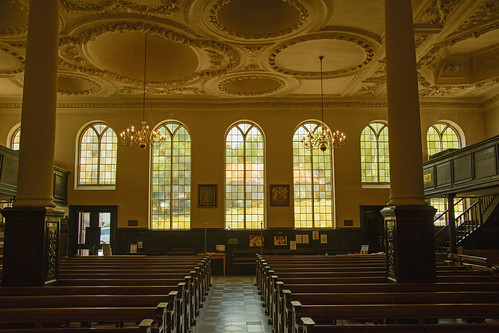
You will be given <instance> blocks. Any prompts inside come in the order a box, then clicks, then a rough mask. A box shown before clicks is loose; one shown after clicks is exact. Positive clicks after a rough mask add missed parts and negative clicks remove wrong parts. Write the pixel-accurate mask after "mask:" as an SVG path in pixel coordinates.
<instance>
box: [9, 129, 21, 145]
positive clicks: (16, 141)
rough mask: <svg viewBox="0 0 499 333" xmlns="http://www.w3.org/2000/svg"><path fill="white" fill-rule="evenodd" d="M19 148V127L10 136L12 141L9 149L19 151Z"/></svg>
mask: <svg viewBox="0 0 499 333" xmlns="http://www.w3.org/2000/svg"><path fill="white" fill-rule="evenodd" d="M20 147H21V128H20V127H19V128H18V129H17V130H16V131H15V132H14V135H12V140H11V144H10V149H12V150H19V148H20Z"/></svg>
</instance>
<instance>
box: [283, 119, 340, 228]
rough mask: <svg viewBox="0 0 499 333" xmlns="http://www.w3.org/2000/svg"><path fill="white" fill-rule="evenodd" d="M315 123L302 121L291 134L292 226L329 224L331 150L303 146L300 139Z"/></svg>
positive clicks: (321, 226) (331, 195)
mask: <svg viewBox="0 0 499 333" xmlns="http://www.w3.org/2000/svg"><path fill="white" fill-rule="evenodd" d="M318 128H319V124H318V123H305V124H302V125H301V126H300V127H299V128H298V129H297V130H296V132H295V134H294V136H293V185H294V186H293V187H294V209H295V212H294V216H295V227H296V228H332V227H333V185H332V181H333V179H332V152H331V149H327V150H326V151H324V152H323V151H321V150H320V149H312V150H310V149H307V148H305V147H304V145H303V143H302V141H301V140H302V138H303V137H304V136H306V135H307V134H309V133H312V134H313V133H314V131H316V130H317V129H318Z"/></svg>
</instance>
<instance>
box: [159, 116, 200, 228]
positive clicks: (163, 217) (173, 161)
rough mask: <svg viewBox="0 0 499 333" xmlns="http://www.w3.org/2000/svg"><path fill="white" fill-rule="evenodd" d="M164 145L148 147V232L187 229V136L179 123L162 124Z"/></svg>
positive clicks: (188, 184)
mask: <svg viewBox="0 0 499 333" xmlns="http://www.w3.org/2000/svg"><path fill="white" fill-rule="evenodd" d="M157 132H158V133H159V135H164V136H165V138H166V141H165V142H162V143H160V144H155V145H153V146H152V170H151V173H152V175H151V181H152V185H151V203H150V204H151V228H152V229H156V230H158V229H190V227H191V136H190V134H189V132H188V131H187V129H186V128H185V127H184V126H183V125H182V124H180V123H177V122H168V123H164V124H162V125H161V126H160V127H159V128H158V129H157Z"/></svg>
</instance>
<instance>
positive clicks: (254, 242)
mask: <svg viewBox="0 0 499 333" xmlns="http://www.w3.org/2000/svg"><path fill="white" fill-rule="evenodd" d="M262 245H263V236H262V235H249V247H261V246H262Z"/></svg>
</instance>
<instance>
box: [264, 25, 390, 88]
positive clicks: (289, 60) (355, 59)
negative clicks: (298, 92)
mask: <svg viewBox="0 0 499 333" xmlns="http://www.w3.org/2000/svg"><path fill="white" fill-rule="evenodd" d="M379 49H380V45H379V44H378V43H377V42H376V41H375V40H373V39H370V38H367V37H364V36H360V35H356V34H351V33H348V32H324V33H316V34H310V35H307V36H302V37H297V38H294V39H291V40H288V41H286V42H284V43H282V44H280V45H278V46H277V47H275V48H274V49H272V50H271V53H270V55H269V58H268V65H269V66H270V68H271V69H273V70H275V71H277V72H279V73H281V74H285V75H291V76H294V77H297V78H317V77H319V76H320V73H319V72H318V71H317V69H316V68H314V67H313V66H312V65H311V64H314V63H316V62H317V57H318V56H320V55H324V56H327V58H328V59H331V61H328V62H325V63H324V78H332V77H342V76H347V75H353V74H355V73H356V72H359V71H361V70H363V69H365V67H366V66H368V65H369V64H370V63H371V62H372V61H373V60H374V59H375V56H376V55H377V51H378V50H379ZM314 61H315V62H314ZM315 67H317V66H315Z"/></svg>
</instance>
